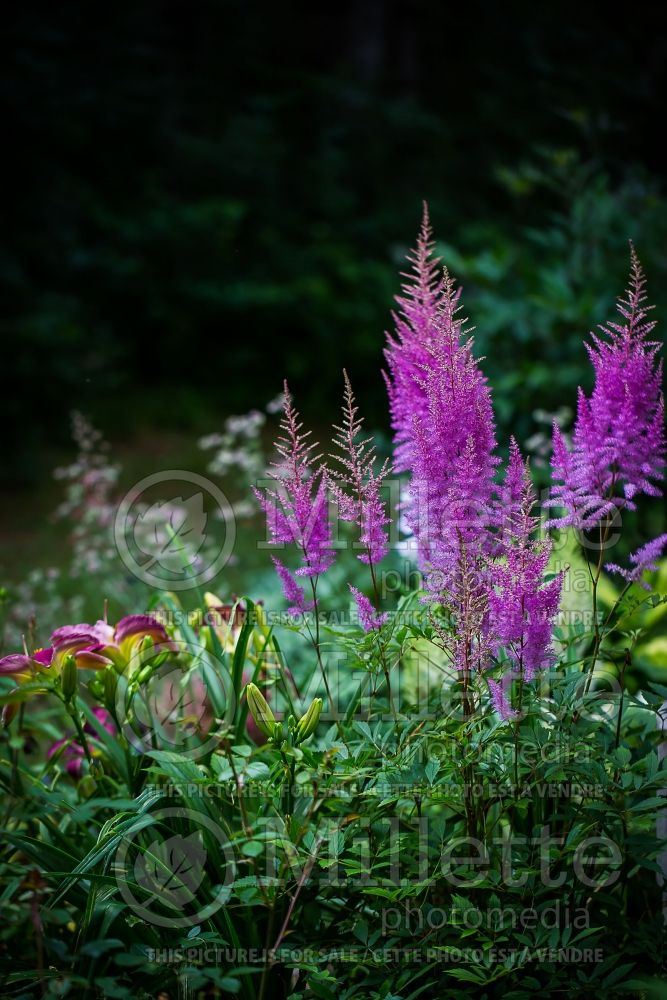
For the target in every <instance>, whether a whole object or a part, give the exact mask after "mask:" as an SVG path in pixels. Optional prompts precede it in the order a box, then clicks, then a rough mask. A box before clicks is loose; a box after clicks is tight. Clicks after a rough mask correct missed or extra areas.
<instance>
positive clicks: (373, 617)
mask: <svg viewBox="0 0 667 1000" xmlns="http://www.w3.org/2000/svg"><path fill="white" fill-rule="evenodd" d="M348 587H349V588H350V593H351V594H352V596H353V597H354V601H355V604H356V605H357V611H358V612H359V621H360V622H361V627H362V628H363V630H364V632H372V631H375V630H377V629H380V628H382V626H383V625H384V624H385V622H387V621H388V620H389V612H388V611H376V610H375V608H374V607H373V604H372V602H371V601H370V599H369V598H368V597H366V595H365V594H364V593H362V591H361V590H359V589H358V587H353V586H352V584H351V583H348Z"/></svg>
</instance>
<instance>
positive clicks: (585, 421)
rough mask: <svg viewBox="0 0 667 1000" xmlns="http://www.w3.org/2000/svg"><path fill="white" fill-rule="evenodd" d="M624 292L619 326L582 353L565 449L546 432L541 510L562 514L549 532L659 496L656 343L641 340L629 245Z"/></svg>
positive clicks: (639, 280) (661, 435)
mask: <svg viewBox="0 0 667 1000" xmlns="http://www.w3.org/2000/svg"><path fill="white" fill-rule="evenodd" d="M630 256H631V269H630V282H629V288H628V290H627V291H626V292H625V296H624V297H623V298H621V299H619V301H618V303H617V310H618V312H619V313H620V316H621V318H622V322H610V323H608V324H607V325H606V326H602V327H601V328H600V329H601V331H602V334H603V336H598V335H596V334H592V338H593V342H592V343H591V344H588V345H587V350H588V354H589V357H590V359H591V363H592V365H593V369H594V372H595V386H594V389H593V392H592V394H591V396H590V398H588V397H586V395H585V394H584V393H583V391H582V390H581V389H579V398H578V405H577V419H576V423H575V428H574V434H573V440H572V448H571V449H568V448H567V446H566V444H565V441H564V440H563V436H562V434H561V432H560V430H559V429H558V428H557V427H554V454H553V460H552V468H553V478H554V480H555V481H556V485H554V486H553V488H552V498H551V500H549V501H548V502H547V504H548V506H552V507H562V508H564V509H565V513H564V514H563V515H562V516H560V517H556V518H553V519H552V521H551V522H550V524H551V525H552V526H555V527H565V526H568V525H573V526H574V527H577V528H579V529H582V530H586V529H588V528H591V527H594V526H595V525H597V524H598V523H599V521H600V520H601V519H602V518H604V517H607V516H608V515H609V514H610V513H611V512H612V511H613V510H614V509H615V508H623V507H625V508H629V509H634V506H635V505H634V498H635V497H636V496H637V495H638V494H640V493H644V494H647V495H648V496H660V495H661V491H660V490H659V488H658V487H657V485H656V482H655V481H656V480H658V481H659V480H660V479H661V478H662V475H663V470H664V465H665V431H664V400H663V397H662V392H661V382H662V363H661V362H659V361H658V359H657V354H658V351H659V349H660V344H659V342H657V341H653V340H649V339H648V338H649V336H650V334H651V332H652V330H653V329H654V327H655V322H653V321H648V320H647V316H648V313H649V310H650V309H651V308H652V307H651V306H648V305H646V304H645V303H646V293H645V284H646V282H645V278H644V274H643V271H642V268H641V265H640V263H639V259H638V258H637V254H636V253H635V249H634V247H633V246H632V245H631V246H630Z"/></svg>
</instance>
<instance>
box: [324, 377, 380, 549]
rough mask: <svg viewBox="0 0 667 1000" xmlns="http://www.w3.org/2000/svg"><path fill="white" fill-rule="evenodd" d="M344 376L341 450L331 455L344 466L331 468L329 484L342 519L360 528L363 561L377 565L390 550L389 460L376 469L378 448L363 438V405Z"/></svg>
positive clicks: (338, 444) (337, 428) (337, 440)
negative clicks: (383, 493) (386, 495)
mask: <svg viewBox="0 0 667 1000" xmlns="http://www.w3.org/2000/svg"><path fill="white" fill-rule="evenodd" d="M343 376H344V379H345V392H344V399H343V406H342V410H343V421H342V424H341V425H340V426H338V425H337V424H336V425H334V430H335V432H336V433H335V436H334V440H333V444H334V446H335V447H336V448H337V453H336V454H332V455H330V458H333V459H334V460H335V461H336V462H338V463H339V464H340V465H341V469H333V470H329V485H330V488H331V491H332V494H333V496H334V499H335V500H336V502H337V504H338V510H339V513H340V516H341V518H342V519H343V520H344V521H351V522H352V523H354V524H356V525H357V527H358V528H359V544H360V546H361V547H362V549H363V551H362V552H360V553H359V556H358V558H359V560H360V561H361V562H363V563H366V564H367V565H370V566H375V565H377V563H379V562H380V561H381V560H382V559H384V557H385V556H386V554H387V551H388V549H389V541H388V536H387V525H388V524H389V523H390V521H389V518H388V517H387V515H386V512H385V506H384V503H383V501H382V497H381V496H380V490H381V489H382V484H383V482H384V479H385V477H386V476H387V473H388V472H389V463H388V462H387V461H385V462H384V463H383V465H382V467H381V468H380V469H379V471H377V472H376V471H375V464H376V455H375V447H374V445H373V444H372V439H371V438H363V439H360V434H361V429H362V424H363V418H362V417H357V413H358V412H359V408H358V406H357V405H356V402H355V399H354V393H353V392H352V386H351V384H350V380H349V378H348V375H347V372H346V371H343Z"/></svg>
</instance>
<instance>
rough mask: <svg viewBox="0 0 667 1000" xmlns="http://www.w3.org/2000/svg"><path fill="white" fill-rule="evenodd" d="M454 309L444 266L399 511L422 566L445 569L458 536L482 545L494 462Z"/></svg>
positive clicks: (466, 340) (484, 398)
mask: <svg viewBox="0 0 667 1000" xmlns="http://www.w3.org/2000/svg"><path fill="white" fill-rule="evenodd" d="M458 310H459V306H458V293H456V292H455V291H454V286H453V282H452V280H451V278H450V277H449V274H448V273H447V272H446V271H445V275H444V283H443V298H442V302H441V305H440V308H439V311H438V313H437V316H436V317H435V319H434V324H433V325H434V329H435V330H436V332H437V339H434V341H433V343H431V344H430V345H429V346H428V348H427V350H426V354H427V357H428V363H427V364H426V365H425V367H424V368H423V369H422V371H421V372H420V374H419V376H418V382H419V386H420V388H421V390H422V391H423V394H424V398H425V400H426V409H425V412H423V413H422V414H418V413H416V414H415V415H414V417H413V440H414V445H413V458H412V469H411V471H412V481H411V484H410V490H409V501H408V504H407V509H406V520H407V522H408V524H409V526H410V528H411V529H412V531H413V533H414V535H415V536H416V538H417V543H418V553H419V561H420V564H421V566H422V568H423V569H425V570H426V571H427V572H428V571H429V570H430V569H431V568H433V569H435V570H437V571H438V572H440V573H445V574H446V573H447V571H448V569H449V567H450V566H452V565H453V564H454V563H455V562H456V561H457V559H458V551H459V543H460V540H461V538H463V541H464V542H465V544H466V545H472V546H473V547H475V546H477V547H478V548H479V547H481V548H482V549H483V548H484V545H485V544H486V541H485V539H486V536H487V534H488V527H489V524H490V514H491V505H492V496H493V479H494V470H495V466H496V465H497V462H498V459H497V458H496V457H495V456H494V454H493V452H494V449H495V445H496V440H495V429H494V418H493V410H492V408H491V397H490V393H489V388H488V385H487V382H486V379H485V377H484V375H483V374H482V372H481V370H480V368H479V365H478V363H477V361H476V359H475V358H474V356H473V353H472V344H473V341H472V337H471V336H469V335H466V332H465V331H464V329H463V323H464V322H465V321H464V320H463V319H459V318H458V317H457V312H458Z"/></svg>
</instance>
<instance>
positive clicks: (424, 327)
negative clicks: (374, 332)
mask: <svg viewBox="0 0 667 1000" xmlns="http://www.w3.org/2000/svg"><path fill="white" fill-rule="evenodd" d="M408 263H409V264H410V266H411V271H410V272H409V273H407V274H404V275H403V277H404V278H405V281H404V283H403V285H402V293H403V294H402V295H400V296H397V297H396V301H397V303H398V307H399V309H398V312H397V313H394V314H393V319H394V327H395V334H394V336H393V337H392V336H390V335H389V334H387V342H388V343H387V348H386V349H385V357H386V359H387V365H388V368H389V374H388V375H387V374H385V381H386V383H387V390H388V393H389V409H390V413H391V425H392V427H393V430H394V445H395V458H394V466H395V468H396V471H397V472H405V471H407V470H408V469H410V468H411V467H412V462H413V449H414V428H413V418H414V417H415V416H418V417H420V418H421V417H424V416H425V414H426V410H427V406H428V404H427V400H426V395H425V392H424V389H423V387H422V385H421V377H422V374H423V371H424V368H425V367H426V366H427V365H428V361H429V354H428V348H429V346H430V345H431V344H433V342H434V341H435V340H437V336H438V334H437V331H436V328H435V318H436V315H437V313H438V311H439V309H440V307H441V305H442V301H443V298H444V282H443V277H442V271H441V269H440V266H439V265H440V258H439V257H436V256H435V255H434V242H433V233H432V230H431V224H430V221H429V216H428V206H427V205H426V202H424V215H423V219H422V225H421V230H420V232H419V236H418V237H417V246H416V249H415V250H413V251H412V252H411V253H410V254H409V255H408Z"/></svg>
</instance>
